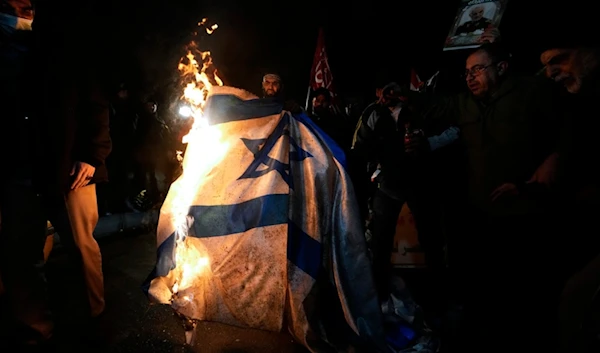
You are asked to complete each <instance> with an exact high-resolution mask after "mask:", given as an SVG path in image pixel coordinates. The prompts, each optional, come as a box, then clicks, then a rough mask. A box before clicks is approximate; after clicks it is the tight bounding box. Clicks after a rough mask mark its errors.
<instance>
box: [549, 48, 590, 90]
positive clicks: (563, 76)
mask: <svg viewBox="0 0 600 353" xmlns="http://www.w3.org/2000/svg"><path fill="white" fill-rule="evenodd" d="M541 61H542V64H543V65H544V66H545V67H546V76H547V77H548V78H550V79H552V80H554V81H555V82H558V83H560V84H562V85H563V86H564V87H565V88H566V89H567V91H569V92H570V93H578V92H579V91H580V90H581V82H582V76H583V73H582V72H581V71H582V70H581V68H580V67H579V66H580V65H577V63H576V61H577V60H576V55H575V51H574V50H571V49H550V50H546V51H545V52H543V53H542V56H541Z"/></svg>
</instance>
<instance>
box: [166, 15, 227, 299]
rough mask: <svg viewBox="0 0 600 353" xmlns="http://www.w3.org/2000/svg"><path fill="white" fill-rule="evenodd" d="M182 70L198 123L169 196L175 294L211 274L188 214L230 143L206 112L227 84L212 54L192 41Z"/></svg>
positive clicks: (188, 138)
mask: <svg viewBox="0 0 600 353" xmlns="http://www.w3.org/2000/svg"><path fill="white" fill-rule="evenodd" d="M206 22H207V19H203V20H202V21H201V22H199V23H198V26H201V27H203V26H206ZM217 28H218V26H217V25H216V24H215V25H212V26H210V27H206V32H207V33H208V34H209V35H210V34H212V33H213V32H214V31H215V30H216V29H217ZM178 69H179V71H180V73H181V75H182V78H183V81H184V89H183V95H182V97H181V98H182V100H184V101H185V102H186V103H187V105H188V107H186V108H189V109H187V111H188V112H189V115H190V116H191V118H193V119H194V121H193V125H192V128H191V129H190V132H189V133H188V134H187V135H186V136H184V138H183V142H184V143H187V144H188V146H187V149H186V152H185V158H183V161H182V166H183V174H182V175H181V177H180V178H179V179H178V180H177V181H176V182H175V183H173V185H172V186H171V189H170V190H169V193H174V196H173V199H172V200H173V201H172V205H173V215H174V216H173V225H174V228H175V234H176V244H177V247H176V252H175V258H176V262H177V270H178V271H179V273H178V274H177V276H176V278H177V279H176V281H175V284H174V285H173V287H172V292H173V293H177V292H179V291H181V290H183V289H186V288H189V287H191V286H193V285H195V284H196V283H194V282H195V281H196V279H198V278H199V277H200V276H205V275H207V274H208V269H209V263H210V262H209V261H210V259H209V256H208V254H206V253H203V251H202V250H201V249H198V248H197V247H196V246H194V245H193V244H191V243H190V241H189V240H188V239H187V235H188V229H189V227H190V226H192V224H191V222H193V220H192V219H190V217H189V216H188V213H189V208H190V206H191V205H193V203H194V199H195V197H196V195H197V193H198V190H200V188H201V187H202V185H203V182H204V179H205V176H206V175H207V174H208V173H209V172H210V171H211V170H212V169H213V168H214V167H215V166H216V165H217V164H218V163H219V162H220V161H221V160H222V159H223V157H224V156H225V153H226V152H227V144H225V143H224V142H223V141H222V139H221V133H220V131H219V129H217V128H215V127H212V126H209V125H208V122H207V119H206V117H205V116H204V111H203V108H204V105H205V103H206V99H207V96H208V93H209V92H210V90H211V89H212V87H214V86H215V85H217V86H222V85H223V81H222V80H221V79H220V78H219V76H218V75H217V70H216V68H215V67H214V65H213V62H212V58H211V56H210V52H209V51H201V50H200V49H199V48H198V45H197V44H196V43H195V42H192V43H191V44H190V45H189V46H188V53H187V55H185V56H184V57H183V58H182V59H181V61H180V62H179V66H178ZM178 153H179V152H178ZM184 298H185V296H184Z"/></svg>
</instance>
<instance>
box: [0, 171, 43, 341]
mask: <svg viewBox="0 0 600 353" xmlns="http://www.w3.org/2000/svg"><path fill="white" fill-rule="evenodd" d="M0 212H1V214H2V225H1V231H0V273H1V274H2V281H3V282H4V286H5V289H6V295H7V298H8V302H9V303H10V307H11V309H12V314H13V315H14V317H15V318H16V320H17V321H18V322H20V323H21V324H24V325H26V326H29V327H30V328H32V329H34V330H36V331H38V332H39V333H40V334H42V335H43V336H45V335H48V334H49V333H50V332H51V330H52V323H51V321H50V317H49V314H48V311H47V309H48V307H47V288H46V279H45V276H44V271H43V269H44V244H45V242H46V228H47V218H46V215H45V212H44V209H43V206H42V200H41V197H40V196H39V195H38V194H37V193H36V192H35V191H34V190H33V187H32V186H31V182H29V181H21V182H5V181H2V183H1V184H0Z"/></svg>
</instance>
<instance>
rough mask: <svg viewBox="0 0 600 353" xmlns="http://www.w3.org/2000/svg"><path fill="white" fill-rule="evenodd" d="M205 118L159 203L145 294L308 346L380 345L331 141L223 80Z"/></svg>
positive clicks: (374, 306)
mask: <svg viewBox="0 0 600 353" xmlns="http://www.w3.org/2000/svg"><path fill="white" fill-rule="evenodd" d="M205 116H206V117H207V119H208V120H209V124H210V126H209V127H208V128H207V129H206V131H210V133H209V134H207V135H206V136H205V140H202V139H201V138H200V137H198V139H196V138H194V139H192V141H190V142H189V144H188V150H187V151H186V156H185V159H184V173H183V175H182V177H180V179H178V180H177V181H176V182H174V183H173V185H172V186H171V189H170V190H169V193H168V195H167V198H166V201H165V203H164V204H163V206H162V209H161V215H160V220H159V226H158V230H157V239H158V258H157V264H156V267H155V269H154V271H153V272H152V274H151V275H150V277H149V278H148V281H147V283H146V290H147V293H148V295H149V297H150V299H151V300H153V301H155V302H159V303H163V304H168V305H171V306H172V307H173V308H174V309H175V310H176V311H178V312H179V313H181V314H183V315H184V316H186V317H188V318H191V319H197V320H208V321H217V322H222V323H226V324H231V325H236V326H241V327H251V328H257V329H264V330H270V331H281V330H282V329H283V328H287V329H288V330H289V331H290V333H291V334H292V335H293V336H294V338H295V339H296V340H297V341H298V342H300V343H302V344H304V345H305V346H306V347H307V348H308V349H309V350H311V351H313V352H317V351H318V352H323V351H331V352H335V351H340V350H343V351H347V350H349V349H350V348H351V347H355V348H363V349H368V351H370V352H373V351H382V352H384V351H387V348H386V346H385V339H384V331H383V324H382V318H381V312H380V309H379V305H378V301H377V295H376V292H375V289H374V286H373V281H372V277H371V267H370V263H369V260H368V258H367V249H366V244H365V239H364V233H363V229H362V225H361V220H360V215H359V211H358V207H357V205H356V201H355V197H354V194H353V188H352V185H351V182H350V180H349V178H348V175H347V173H346V171H345V166H344V165H345V157H344V155H343V153H342V151H341V149H340V148H339V147H338V146H337V145H336V144H335V143H334V142H333V141H332V140H331V139H330V138H329V137H328V136H326V135H325V134H324V133H323V132H322V131H321V130H320V129H319V128H318V127H316V126H315V125H314V124H313V123H312V121H310V119H309V118H308V117H306V116H305V115H304V114H301V115H298V116H292V115H291V114H290V113H289V112H286V111H282V107H281V106H280V105H278V104H276V103H273V102H271V101H267V100H263V99H258V98H257V97H256V96H253V95H252V94H250V93H248V92H246V91H243V90H239V89H235V88H231V87H215V88H214V90H213V91H211V94H210V96H209V98H208V102H207V105H206V109H205ZM213 138H214V139H215V142H214V144H207V143H206V142H207V140H206V139H213ZM203 141H204V142H203ZM199 145H201V146H202V149H203V151H198V150H197V148H198V146H199ZM194 151H195V152H198V153H195V152H194ZM199 155H203V156H206V157H205V160H202V161H200V159H201V158H200V157H194V156H199ZM200 163H202V166H206V165H208V166H209V167H205V168H204V169H205V170H202V171H201V172H197V169H198V166H199V165H200ZM211 163H212V164H211ZM200 169H202V168H200ZM188 171H189V173H188ZM193 173H201V175H200V174H198V175H194V177H193V178H192V179H193V180H192V181H191V183H190V182H189V176H190V174H193ZM186 177H187V178H188V180H187V181H186ZM182 200H183V201H182ZM182 204H183V207H184V211H183V212H184V213H185V214H184V216H185V219H186V221H185V222H184V226H183V228H185V229H183V230H182V229H181V222H180V221H179V222H178V221H177V218H178V217H179V218H181V217H180V216H181V215H180V214H181V212H182V211H181V207H182ZM181 233H186V236H185V238H182V237H181ZM184 247H185V248H186V249H185V251H183V248H184ZM181 254H183V255H181ZM190 268H191V270H190ZM190 274H192V276H191V277H192V278H190Z"/></svg>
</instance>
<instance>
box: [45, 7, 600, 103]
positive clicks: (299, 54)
mask: <svg viewBox="0 0 600 353" xmlns="http://www.w3.org/2000/svg"><path fill="white" fill-rule="evenodd" d="M46 1H47V0H46ZM578 2H580V3H583V1H582V0H575V1H569V4H574V5H577V3H578ZM457 4H458V2H456V1H451V0H430V1H416V0H415V1H396V2H389V3H388V2H384V1H346V2H342V1H340V2H339V3H338V2H337V1H318V0H304V1H296V0H288V1H258V0H257V1H242V0H220V1H215V0H208V1H202V2H200V1H189V0H172V1H167V0H146V1H141V0H128V1H125V0H105V1H100V2H98V3H97V4H95V5H94V7H93V8H91V10H90V9H87V10H86V9H79V10H80V12H87V15H86V14H83V15H79V17H80V18H79V20H78V21H79V22H78V23H79V25H78V26H77V27H78V32H80V33H81V34H83V33H85V35H86V36H87V38H86V39H87V41H88V42H89V40H90V38H93V41H94V46H95V47H96V48H97V50H96V51H97V53H98V55H104V56H105V57H106V60H105V64H106V65H107V66H110V67H111V68H112V69H111V70H112V75H114V76H115V79H117V80H119V79H120V77H127V78H128V79H129V80H130V81H136V82H139V85H141V86H150V85H151V82H152V81H157V82H162V81H164V79H165V77H170V76H172V77H173V78H176V77H177V72H176V62H177V59H178V57H180V56H181V54H184V52H183V50H182V45H183V44H184V43H186V42H187V41H188V40H189V39H190V37H189V34H190V33H191V32H193V30H194V29H195V24H196V23H197V22H198V21H199V20H201V19H202V18H203V17H208V18H209V19H210V20H212V21H213V22H215V23H218V24H219V29H218V30H217V31H216V32H215V34H214V35H213V36H211V37H209V38H207V39H206V40H204V41H202V42H201V46H202V44H204V45H203V47H205V48H207V49H210V50H211V52H212V53H213V57H214V61H215V63H216V65H217V67H218V68H219V70H220V71H221V73H222V76H224V79H225V81H226V84H230V85H234V86H238V87H242V88H246V89H249V90H251V91H253V92H258V91H259V87H260V86H259V85H260V78H261V76H262V74H263V73H264V72H265V71H269V70H274V71H277V72H279V73H280V74H281V75H282V76H283V78H284V81H285V82H286V89H287V92H288V94H289V95H290V96H291V97H293V98H296V99H297V100H298V101H303V99H304V97H305V94H306V89H307V85H308V80H309V73H310V67H311V64H312V59H313V54H314V50H315V45H316V40H317V33H318V28H319V26H323V28H324V29H325V35H326V41H327V50H328V54H329V59H330V65H331V69H332V73H333V75H334V84H335V85H336V86H337V87H338V91H340V93H346V94H349V95H363V96H369V95H371V94H372V93H373V92H374V88H375V86H376V85H378V84H382V83H385V82H388V81H391V80H396V81H400V82H407V81H408V79H409V72H410V68H411V67H414V68H416V69H417V71H418V72H419V73H420V75H421V78H428V76H429V75H431V74H433V73H434V72H435V71H437V70H438V69H439V68H443V69H445V70H446V71H450V72H453V70H454V71H456V72H460V71H461V66H462V63H463V62H462V60H463V56H464V51H458V52H442V50H441V48H442V44H443V41H444V39H445V36H446V34H447V32H448V30H449V27H450V25H451V22H452V20H453V17H454V15H455V12H456V8H457ZM553 6H556V5H553V4H550V3H549V2H548V1H541V0H529V1H527V0H518V1H517V0H512V2H511V3H509V5H508V10H507V12H506V14H505V16H504V18H503V22H502V25H501V27H500V29H501V31H502V33H503V35H504V37H505V39H506V40H507V41H509V43H510V44H511V47H512V48H513V49H514V54H515V57H516V58H518V59H519V61H520V62H521V63H522V67H523V68H524V69H525V70H530V71H535V70H536V69H537V68H539V64H538V58H539V52H540V50H541V48H542V47H543V46H544V45H545V42H547V40H548V38H553V37H555V36H556V34H557V33H559V32H557V28H559V26H566V27H569V28H571V29H572V28H573V27H574V25H576V26H578V28H579V29H578V30H576V31H573V30H571V31H570V32H571V33H573V32H574V33H580V34H582V35H583V34H584V33H587V32H592V33H595V31H591V30H588V28H590V27H591V25H592V24H593V22H594V21H593V20H589V18H590V13H591V11H585V10H584V8H581V7H577V6H572V7H570V8H569V9H567V8H565V7H564V5H563V8H557V7H553ZM582 9H583V10H582ZM90 13H91V14H92V15H90ZM592 14H593V13H592ZM593 15H595V14H593ZM586 16H587V17H586ZM590 29H591V28H590ZM142 78H145V81H142ZM161 80H162V81H161ZM161 84H162V83H158V86H160V85H161ZM155 89H156V88H155Z"/></svg>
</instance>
